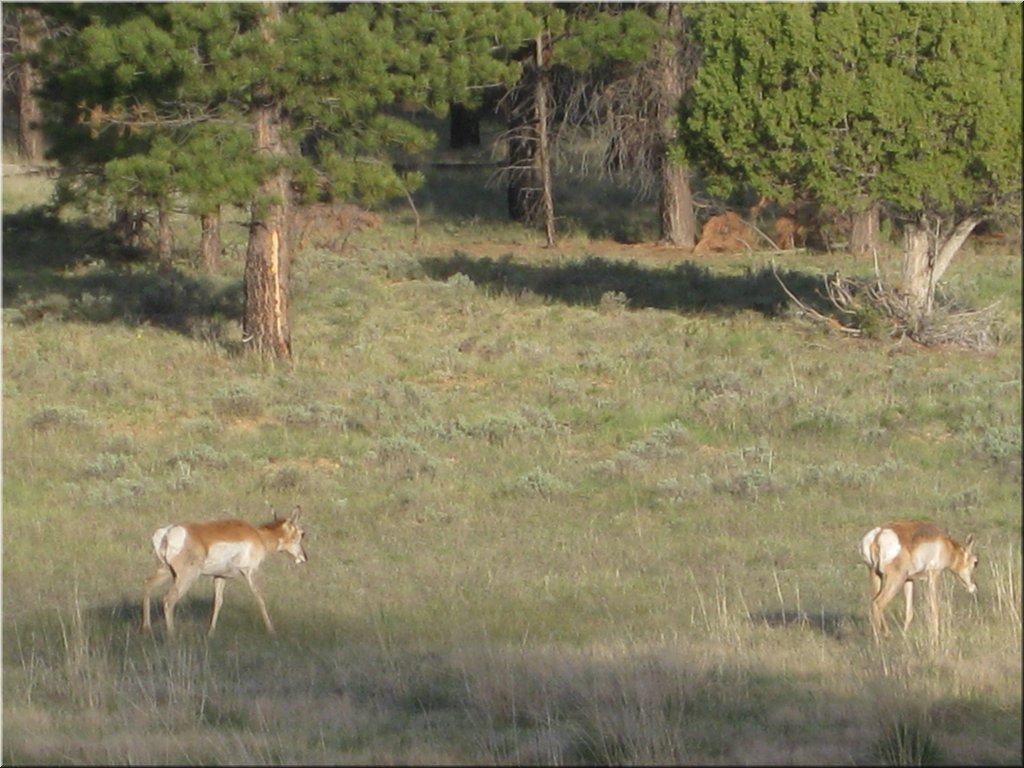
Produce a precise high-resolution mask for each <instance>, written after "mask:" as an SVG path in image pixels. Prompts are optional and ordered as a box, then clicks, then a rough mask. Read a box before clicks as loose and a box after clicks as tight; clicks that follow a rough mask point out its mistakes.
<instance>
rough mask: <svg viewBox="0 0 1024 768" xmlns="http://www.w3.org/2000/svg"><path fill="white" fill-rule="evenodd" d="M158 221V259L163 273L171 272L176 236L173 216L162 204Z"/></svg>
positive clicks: (158, 212)
mask: <svg viewBox="0 0 1024 768" xmlns="http://www.w3.org/2000/svg"><path fill="white" fill-rule="evenodd" d="M156 216H157V219H156V258H157V264H158V265H159V269H160V271H161V272H164V273H167V272H170V271H171V251H172V248H173V245H174V235H173V233H172V231H171V215H170V212H169V211H168V210H167V206H166V205H165V204H161V206H160V208H159V210H158V211H157V214H156Z"/></svg>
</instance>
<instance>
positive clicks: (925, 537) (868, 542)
mask: <svg viewBox="0 0 1024 768" xmlns="http://www.w3.org/2000/svg"><path fill="white" fill-rule="evenodd" d="M973 546H974V536H973V535H970V536H968V537H967V538H966V539H965V541H964V543H963V544H960V543H959V542H957V541H954V540H953V539H951V538H950V537H949V536H947V535H946V534H945V533H943V532H942V531H941V530H940V529H939V527H938V526H936V525H935V524H934V523H929V522H924V521H921V520H909V521H900V522H892V523H886V524H885V525H883V526H879V527H877V528H872V529H871V530H870V531H868V532H867V534H866V535H865V536H864V538H863V539H862V540H861V543H860V547H861V555H862V556H863V558H864V562H865V563H866V564H867V566H868V569H869V570H870V571H871V587H872V600H871V627H872V629H873V630H874V632H875V637H878V636H879V634H880V633H881V634H882V635H888V634H889V626H888V624H887V623H886V621H885V614H884V611H885V608H886V606H887V605H888V604H889V603H890V602H891V601H892V599H893V598H894V597H896V593H897V592H899V590H900V588H901V587H902V588H903V598H904V600H905V601H906V617H905V619H904V621H903V632H904V633H906V631H907V629H908V628H909V627H910V622H911V620H912V619H913V618H914V606H913V599H914V580H915V579H918V578H920V577H922V576H927V578H928V597H929V603H930V608H931V611H930V613H931V629H932V635H933V636H936V637H937V636H938V634H939V595H938V581H939V575H940V574H941V573H942V572H943V571H944V570H947V569H948V570H950V571H952V572H953V574H954V575H955V576H956V577H957V578H958V579H959V580H960V581H961V582H963V585H964V586H965V587H966V588H967V591H968V592H970V593H971V594H972V595H973V594H974V593H975V592H976V591H977V589H978V588H977V586H976V585H975V583H974V568H975V566H976V565H977V564H978V558H977V556H976V555H974V553H973V552H972V551H971V549H972V547H973Z"/></svg>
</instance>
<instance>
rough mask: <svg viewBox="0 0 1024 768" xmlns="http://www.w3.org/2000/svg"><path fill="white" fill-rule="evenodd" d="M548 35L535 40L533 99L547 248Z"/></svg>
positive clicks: (550, 207)
mask: <svg viewBox="0 0 1024 768" xmlns="http://www.w3.org/2000/svg"><path fill="white" fill-rule="evenodd" d="M547 38H548V36H547V34H546V33H545V32H540V33H538V35H537V40H536V53H535V56H536V58H537V91H536V95H535V97H534V98H535V100H536V102H537V164H538V165H539V166H540V175H541V205H542V207H543V210H544V235H545V238H546V240H547V245H548V247H549V248H551V247H553V246H554V244H555V200H554V197H553V193H552V190H551V186H552V184H551V154H550V152H549V151H548V149H549V146H548V142H549V141H550V138H549V134H548V99H549V97H550V91H551V82H550V77H549V76H548V68H547V66H546V62H547V58H548V55H549V51H548V47H549V46H548V39H547Z"/></svg>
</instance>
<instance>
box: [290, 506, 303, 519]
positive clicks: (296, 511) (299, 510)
mask: <svg viewBox="0 0 1024 768" xmlns="http://www.w3.org/2000/svg"><path fill="white" fill-rule="evenodd" d="M301 514H302V507H300V506H299V505H298V504H296V505H295V509H294V510H293V511H292V522H293V523H294V522H295V521H296V520H298V519H299V515H301Z"/></svg>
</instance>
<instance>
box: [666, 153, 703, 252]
mask: <svg viewBox="0 0 1024 768" xmlns="http://www.w3.org/2000/svg"><path fill="white" fill-rule="evenodd" d="M659 207H660V209H661V239H662V241H663V242H666V243H669V244H671V245H674V246H678V247H681V248H693V247H694V245H695V244H696V243H697V217H696V215H695V214H694V212H693V191H692V190H691V189H690V172H689V169H687V168H686V167H684V166H682V165H677V164H676V163H673V162H670V161H669V160H668V159H667V158H666V159H665V160H664V161H663V162H662V168H661V199H660V206H659Z"/></svg>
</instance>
